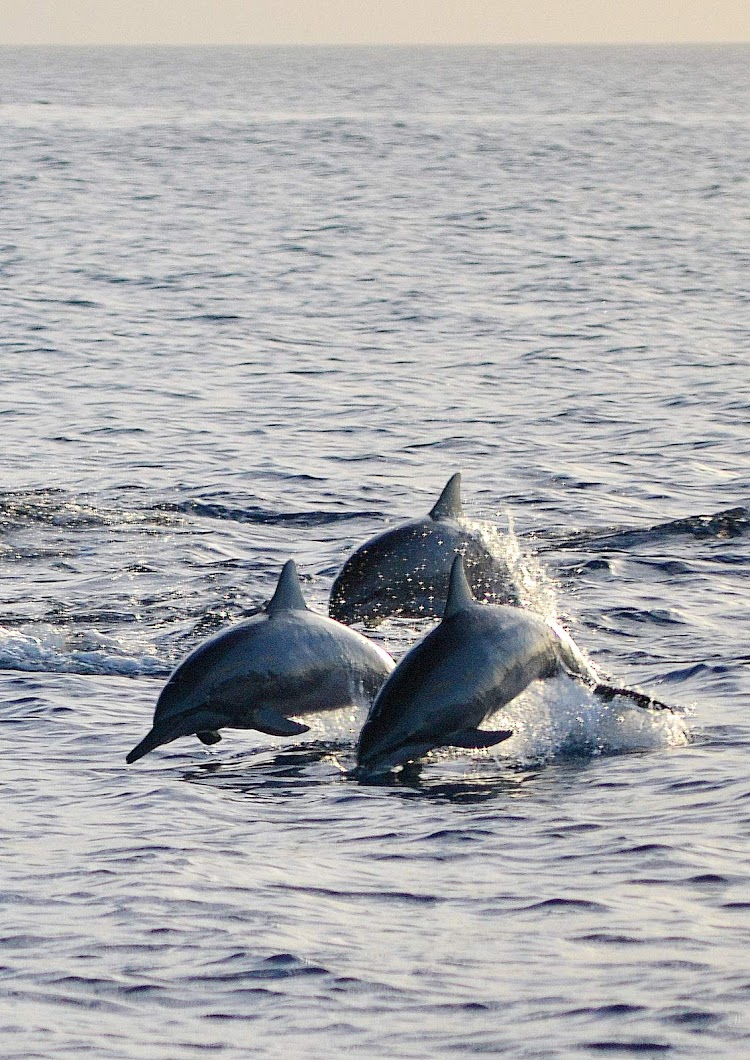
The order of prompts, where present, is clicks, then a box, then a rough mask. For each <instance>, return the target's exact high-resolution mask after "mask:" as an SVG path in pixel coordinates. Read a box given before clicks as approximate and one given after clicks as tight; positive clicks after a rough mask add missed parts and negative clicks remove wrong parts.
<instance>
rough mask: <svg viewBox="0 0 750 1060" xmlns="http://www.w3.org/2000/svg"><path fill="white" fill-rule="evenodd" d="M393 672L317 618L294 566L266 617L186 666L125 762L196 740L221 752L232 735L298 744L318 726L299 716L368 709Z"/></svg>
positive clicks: (356, 638) (212, 643)
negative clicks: (219, 746)
mask: <svg viewBox="0 0 750 1060" xmlns="http://www.w3.org/2000/svg"><path fill="white" fill-rule="evenodd" d="M393 667H394V662H393V659H392V658H391V657H390V655H388V653H387V652H385V651H383V650H382V649H381V648H379V647H378V646H377V645H376V644H373V642H372V641H370V640H368V639H367V637H364V636H362V634H360V633H357V632H356V631H355V630H353V629H348V628H347V627H346V626H342V625H341V624H340V623H339V622H335V621H333V620H332V619H330V618H326V617H325V616H324V615H318V614H315V613H314V612H313V611H310V610H309V608H308V607H307V604H306V603H305V600H304V597H303V596H302V590H301V588H300V584H299V578H298V576H297V569H296V567H295V565H294V562H293V561H292V560H289V562H288V563H286V565H285V566H284V569H283V570H282V572H281V576H280V577H279V581H278V585H277V586H276V591H275V593H274V595H273V598H272V599H271V601H270V602H269V603H268V604H267V605H266V607H265V609H264V610H263V611H262V612H260V613H259V614H257V615H253V616H252V617H251V618H248V619H246V620H245V621H244V622H240V623H239V624H238V625H236V626H232V627H231V628H230V629H226V630H224V631H222V632H221V633H218V634H217V635H216V636H214V637H211V638H210V639H209V640H207V641H205V643H203V644H201V645H200V646H199V647H198V648H196V649H195V651H193V652H192V653H191V654H190V655H188V657H187V658H186V659H185V660H184V661H183V662H182V663H180V665H179V666H178V667H177V669H176V670H175V671H174V673H173V674H172V676H171V677H170V678H169V680H168V681H167V684H166V685H165V686H164V688H163V690H162V692H161V695H160V696H159V699H158V702H157V704H156V711H155V713H154V723H153V728H152V729H151V732H150V733H149V734H148V735H147V736H146V737H145V739H143V740H141V742H140V743H139V744H138V746H137V747H134V748H133V750H132V751H131V752H130V754H129V755H128V756H127V759H126V761H127V762H137V761H138V759H139V758H142V757H143V755H145V754H148V752H149V751H153V749H154V748H155V747H160V746H161V745H162V744H165V743H170V742H171V741H172V740H176V739H177V738H178V737H180V736H190V735H192V734H193V733H194V734H195V735H197V737H198V739H199V740H201V741H202V742H203V743H207V744H212V743H216V742H217V741H218V740H220V739H221V736H220V735H219V733H218V731H217V730H218V729H222V728H225V727H228V728H233V729H257V730H259V731H260V732H265V733H270V734H271V735H272V736H297V735H298V734H300V733H303V732H307V730H308V729H309V726H307V725H303V724H301V723H299V722H296V721H292V720H290V718H291V716H294V717H297V716H299V715H305V714H312V713H315V712H317V711H324V710H335V709H337V708H340V707H346V706H353V705H358V706H368V705H369V704H370V703H371V702H372V699H373V697H374V695H375V693H376V692H377V690H378V689H379V688H380V686H381V684H382V683H383V681H384V680H385V678H386V677H387V676H388V674H389V673H390V672H391V670H392V669H393Z"/></svg>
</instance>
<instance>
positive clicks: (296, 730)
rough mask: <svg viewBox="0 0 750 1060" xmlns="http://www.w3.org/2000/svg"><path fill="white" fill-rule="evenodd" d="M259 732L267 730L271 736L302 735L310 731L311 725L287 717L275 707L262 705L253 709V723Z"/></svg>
mask: <svg viewBox="0 0 750 1060" xmlns="http://www.w3.org/2000/svg"><path fill="white" fill-rule="evenodd" d="M252 727H253V728H254V729H257V730H258V732H265V733H267V734H268V735H269V736H300V735H301V734H302V733H303V732H309V731H310V726H309V725H302V724H300V722H298V721H292V720H291V719H290V718H285V717H284V715H283V714H280V713H279V712H278V710H274V708H273V707H261V708H260V709H259V710H254V711H253V725H252Z"/></svg>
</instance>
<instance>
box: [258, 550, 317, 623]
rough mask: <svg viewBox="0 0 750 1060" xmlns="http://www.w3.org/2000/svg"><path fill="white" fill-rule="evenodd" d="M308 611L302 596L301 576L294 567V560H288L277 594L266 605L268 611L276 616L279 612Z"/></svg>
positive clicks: (281, 575)
mask: <svg viewBox="0 0 750 1060" xmlns="http://www.w3.org/2000/svg"><path fill="white" fill-rule="evenodd" d="M307 610H308V606H307V604H306V603H305V598H304V596H303V595H302V589H301V588H300V584H299V576H298V574H297V568H296V567H295V565H294V560H293V559H290V560H287V562H286V563H285V564H284V567H283V570H282V571H281V574H280V575H279V581H278V583H277V585H276V592H275V593H274V594H273V596H272V597H271V599H270V600H269V602H268V604H267V605H266V611H267V612H268V614H269V615H275V614H276V612H277V611H307Z"/></svg>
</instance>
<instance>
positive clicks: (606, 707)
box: [484, 674, 689, 764]
mask: <svg viewBox="0 0 750 1060" xmlns="http://www.w3.org/2000/svg"><path fill="white" fill-rule="evenodd" d="M503 726H507V727H508V728H512V729H513V731H514V735H513V736H512V737H511V738H510V739H508V740H506V741H505V742H504V743H502V744H499V745H498V747H497V748H496V750H495V752H494V753H495V754H496V755H497V756H498V757H499V758H503V759H506V760H513V761H514V762H517V763H518V764H529V763H538V762H545V761H549V760H551V759H553V758H556V757H559V756H561V755H601V754H626V753H628V752H632V751H648V750H655V749H659V748H667V747H683V746H685V744H687V742H688V739H689V728H688V724H687V719H686V717H685V715H684V714H683V713H681V712H679V711H671V710H648V709H646V708H644V707H638V706H636V705H634V704H633V703H632V702H630V701H628V699H627V698H626V697H623V696H616V697H615V698H614V699H613V700H611V701H610V702H607V703H604V702H602V700H601V699H600V698H599V697H598V696H596V695H594V693H593V692H592V691H591V690H590V689H589V688H587V687H586V686H585V685H583V684H581V683H580V681H576V680H575V679H574V678H571V677H569V676H568V675H567V674H558V675H557V676H556V677H553V678H548V679H547V680H545V681H535V682H534V683H533V684H532V685H530V686H529V687H528V688H527V689H525V690H524V691H523V692H522V693H521V695H520V696H517V697H516V699H514V700H513V702H512V703H510V704H509V705H508V706H507V707H505V708H504V709H503V710H502V711H500V712H498V713H497V714H496V715H494V716H493V717H492V718H490V719H488V720H487V721H486V722H485V724H484V727H485V728H489V729H493V728H502V727H503Z"/></svg>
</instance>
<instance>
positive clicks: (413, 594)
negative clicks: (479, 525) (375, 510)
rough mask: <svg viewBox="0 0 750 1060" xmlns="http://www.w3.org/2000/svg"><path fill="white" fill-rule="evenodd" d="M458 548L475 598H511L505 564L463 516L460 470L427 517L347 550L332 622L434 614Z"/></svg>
mask: <svg viewBox="0 0 750 1060" xmlns="http://www.w3.org/2000/svg"><path fill="white" fill-rule="evenodd" d="M459 553H460V554H461V555H462V556H463V557H464V563H465V567H466V575H467V577H468V579H469V584H470V585H471V588H472V590H473V592H474V594H475V595H476V596H477V598H478V599H485V600H495V601H498V602H501V603H517V601H518V598H517V594H516V591H515V587H514V585H513V583H512V580H511V578H510V576H509V573H508V569H507V566H506V565H505V563H503V562H502V560H500V559H499V558H498V557H496V556H493V554H492V553H491V552H490V551H489V549H488V548H487V547H486V546H485V545H484V544H483V543H482V541H481V540H480V538H479V537H478V536H477V534H476V533H475V532H472V530H471V528H470V526H469V525H468V524H467V522H466V520H465V518H464V512H463V506H462V504H461V474H460V472H457V473H456V474H455V475H453V477H452V478H451V479H450V480H449V481H448V483H447V485H446V486H445V488H444V489H443V492H442V493H441V495H440V498H439V499H438V501H437V503H436V504H435V506H434V507H433V509H432V511H431V512H430V513H429V515H427V516H425V517H424V518H423V519H414V520H411V521H409V522H406V523H400V524H399V525H398V526H395V527H393V528H392V529H390V530H386V531H384V533H382V534H378V535H377V536H376V537H373V538H371V539H370V540H369V541H367V542H365V544H364V545H362V546H361V547H360V548H358V549H357V550H356V552H354V553H352V555H351V556H350V557H349V558H348V559H347V561H346V562H345V564H344V566H343V568H342V569H341V572H340V573H339V575H338V577H337V578H336V580H335V581H334V583H333V586H332V588H331V598H330V601H329V605H328V613H329V615H330V616H331V618H335V619H337V620H338V621H339V622H346V623H347V624H349V623H352V622H358V621H364V622H366V623H367V624H368V625H377V624H378V623H379V622H382V621H383V619H385V618H387V617H388V616H389V615H400V616H403V617H404V618H428V617H431V616H435V615H440V614H442V611H443V607H444V606H445V599H446V596H447V593H448V581H449V578H450V572H451V564H452V563H453V560H454V559H455V558H456V555H457V554H459Z"/></svg>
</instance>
